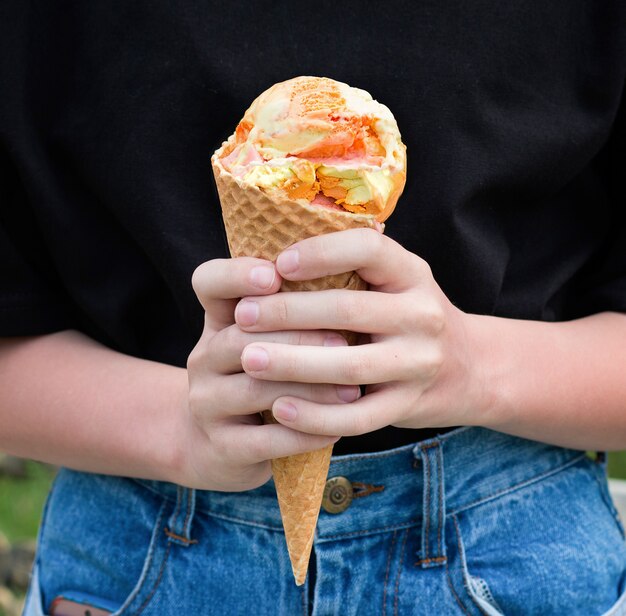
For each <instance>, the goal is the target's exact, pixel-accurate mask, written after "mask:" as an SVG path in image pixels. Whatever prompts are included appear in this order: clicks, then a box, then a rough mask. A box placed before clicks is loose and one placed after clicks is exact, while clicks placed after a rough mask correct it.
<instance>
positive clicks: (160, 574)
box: [136, 541, 172, 614]
mask: <svg viewBox="0 0 626 616" xmlns="http://www.w3.org/2000/svg"><path fill="white" fill-rule="evenodd" d="M171 547H172V544H171V542H169V541H168V543H167V549H166V550H165V556H164V557H163V562H161V569H160V570H159V575H158V576H157V579H156V581H155V582H154V586H153V587H152V590H151V591H150V594H149V595H148V596H147V597H146V598H145V600H144V602H143V603H142V604H141V605H140V606H139V609H138V610H137V612H136V614H141V612H143V611H144V610H145V609H146V607H147V605H148V603H150V601H151V600H152V597H154V594H155V593H156V591H157V589H158V587H159V584H160V583H161V578H162V577H163V573H164V572H165V565H166V564H167V559H168V557H169V555H170V549H171Z"/></svg>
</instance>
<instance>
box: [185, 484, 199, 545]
mask: <svg viewBox="0 0 626 616" xmlns="http://www.w3.org/2000/svg"><path fill="white" fill-rule="evenodd" d="M186 490H187V515H186V516H185V521H184V522H183V533H184V534H185V537H186V542H188V543H198V542H197V541H194V540H192V539H191V528H190V527H189V528H188V526H187V525H188V524H190V522H189V520H190V519H191V502H192V500H193V498H192V494H191V490H192V488H186Z"/></svg>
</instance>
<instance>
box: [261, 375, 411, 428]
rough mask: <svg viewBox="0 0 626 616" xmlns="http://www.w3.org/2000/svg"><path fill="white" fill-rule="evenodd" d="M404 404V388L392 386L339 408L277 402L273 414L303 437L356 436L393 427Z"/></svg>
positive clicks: (297, 401) (284, 400)
mask: <svg viewBox="0 0 626 616" xmlns="http://www.w3.org/2000/svg"><path fill="white" fill-rule="evenodd" d="M406 404H407V401H406V394H405V392H404V390H403V388H401V387H393V386H391V387H387V388H385V389H381V390H379V391H377V392H375V393H372V394H368V395H366V396H363V397H362V398H361V399H359V400H357V401H356V402H353V403H352V404H344V405H341V406H340V405H332V404H328V405H323V404H316V403H315V402H310V401H308V400H301V399H298V398H291V397H284V398H279V399H278V400H276V402H275V403H274V406H273V407H272V413H273V415H274V417H275V418H276V420H277V421H278V422H280V423H282V424H283V425H285V426H288V427H289V428H293V429H294V430H298V431H301V432H304V433H306V434H319V435H331V434H332V435H335V434H339V435H341V436H356V435H358V434H366V433H367V432H373V431H374V430H380V429H381V428H384V427H385V426H388V425H390V424H392V423H394V421H396V419H397V417H396V414H397V413H394V411H396V409H402V408H405V407H406Z"/></svg>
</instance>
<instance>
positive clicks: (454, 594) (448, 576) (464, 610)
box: [446, 559, 472, 616]
mask: <svg viewBox="0 0 626 616" xmlns="http://www.w3.org/2000/svg"><path fill="white" fill-rule="evenodd" d="M446 580H447V581H448V586H449V587H450V590H451V591H452V596H453V597H454V599H455V600H456V602H457V604H458V605H459V607H460V608H461V610H463V613H464V614H467V616H472V615H471V614H470V613H469V612H468V611H467V608H466V607H465V606H464V605H463V603H462V602H461V599H460V598H459V595H457V594H456V590H454V586H453V585H452V577H451V576H450V567H449V565H448V561H447V559H446Z"/></svg>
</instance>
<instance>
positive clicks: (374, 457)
mask: <svg viewBox="0 0 626 616" xmlns="http://www.w3.org/2000/svg"><path fill="white" fill-rule="evenodd" d="M408 447H410V445H409V446H408ZM403 449H404V447H402V448H400V449H399V450H392V451H388V452H387V453H381V454H375V453H369V454H363V455H359V456H355V457H350V458H346V459H345V460H342V459H338V460H331V461H330V465H331V468H332V466H333V465H334V464H347V463H349V462H354V461H357V460H358V461H360V460H382V459H384V458H391V457H392V456H397V455H401V454H402V453H408V452H404V451H402V450H403Z"/></svg>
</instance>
